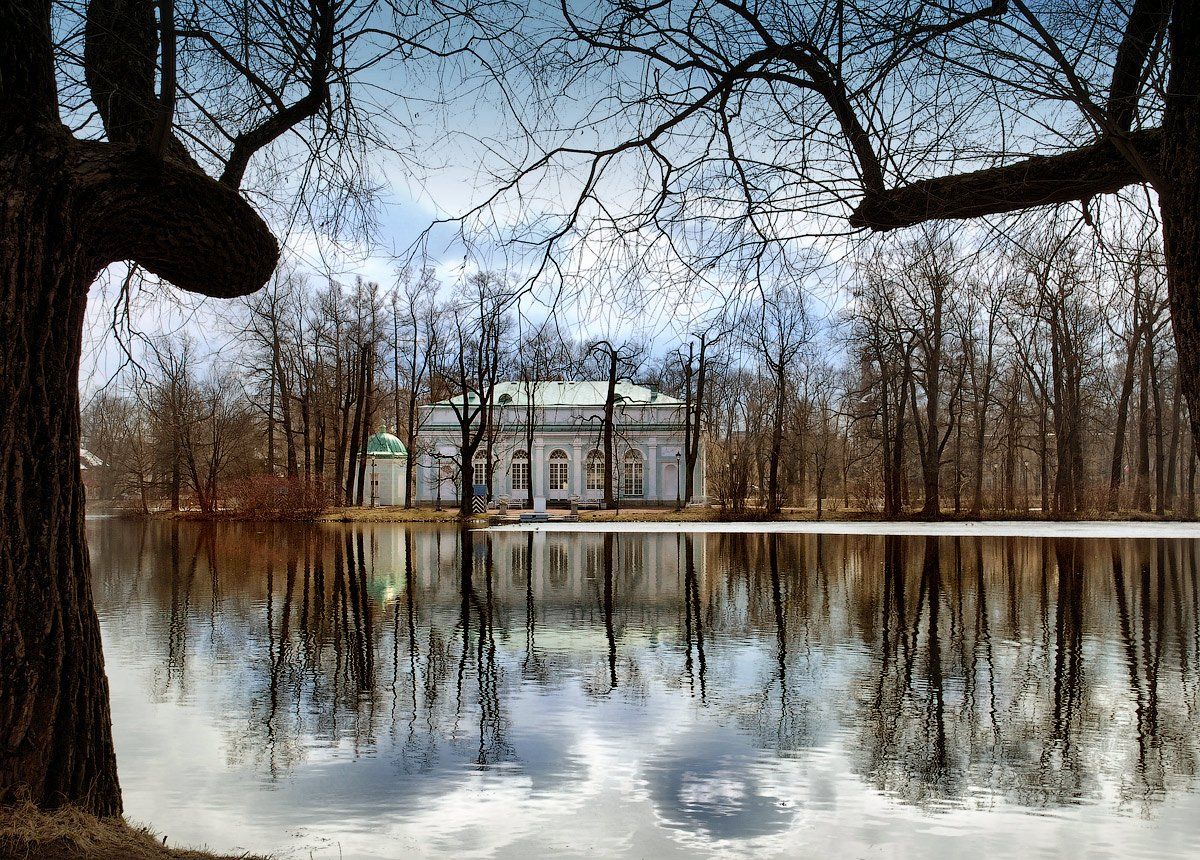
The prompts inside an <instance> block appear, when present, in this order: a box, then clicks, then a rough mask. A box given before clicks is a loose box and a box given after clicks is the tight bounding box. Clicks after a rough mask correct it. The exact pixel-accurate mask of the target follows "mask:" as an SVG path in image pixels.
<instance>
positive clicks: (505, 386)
mask: <svg viewBox="0 0 1200 860" xmlns="http://www.w3.org/2000/svg"><path fill="white" fill-rule="evenodd" d="M529 388H530V387H529V386H526V385H525V384H524V383H521V382H503V383H500V384H499V385H497V386H496V390H495V392H494V395H493V404H494V407H493V418H494V421H495V423H496V428H497V430H496V438H495V444H494V445H493V449H492V463H491V464H490V465H491V469H492V498H493V500H497V499H500V498H507V499H508V500H509V501H510V502H512V503H514V504H526V505H527V504H531V501H532V499H533V498H537V497H543V498H545V499H546V500H547V501H548V502H549V503H550V504H556V503H558V504H565V503H567V502H569V500H570V499H572V498H577V499H579V500H580V501H581V502H583V503H591V502H598V501H600V500H601V499H602V498H603V496H604V441H603V436H602V432H601V431H602V419H603V415H604V401H605V397H606V393H607V389H608V383H607V382H605V381H591V382H538V383H535V384H534V385H533V386H532V395H533V397H532V399H533V403H532V415H533V423H534V424H533V457H532V460H531V459H530V456H529V452H528V450H527V444H526V427H525V425H526V420H527V416H528V415H529V414H530V410H529V406H530V404H529V399H530V398H529V394H530V391H529ZM616 396H617V400H616V407H615V415H614V427H615V430H614V435H613V448H614V453H613V460H614V463H613V493H614V495H615V496H616V497H617V498H618V501H619V504H621V505H639V504H664V503H668V502H669V503H671V504H674V503H675V501H676V500H677V499H679V498H681V497H682V495H683V492H684V485H683V484H682V483H681V482H680V471H681V470H682V469H684V468H686V464H685V462H684V460H685V458H684V450H683V445H684V427H685V420H686V417H685V409H684V403H683V401H681V400H677V399H676V398H674V397H667V396H665V395H663V394H660V393H659V392H657V391H654V390H652V389H650V388H647V387H645V386H642V385H634V384H633V383H630V382H621V383H619V384H618V385H617V389H616ZM459 402H460V403H461V400H460V401H459ZM420 430H421V439H422V453H421V456H420V458H419V459H418V461H417V469H416V472H417V479H416V483H417V487H416V491H417V495H416V498H417V500H418V501H420V502H432V501H435V500H436V499H437V498H438V495H439V494H438V485H439V475H440V484H441V494H440V495H441V500H442V501H443V502H444V503H453V502H455V501H456V500H457V499H458V484H459V476H460V474H461V473H460V471H459V469H458V455H459V439H460V436H459V432H460V431H459V425H458V420H457V418H456V417H455V412H454V408H453V406H452V405H451V401H449V400H446V401H442V402H441V403H434V404H432V405H431V406H426V407H424V408H423V409H422V410H421V424H420ZM486 456H487V452H486V450H485V446H484V445H483V444H481V445H480V446H479V450H478V451H477V452H476V455H475V461H474V463H473V478H474V481H473V483H474V484H475V485H477V486H479V485H485V484H487V474H488V465H489V464H488V462H487V460H486ZM468 492H471V489H470V488H468ZM704 493H705V489H704V450H703V446H701V449H700V454H699V456H698V457H697V461H696V472H695V476H694V480H693V494H692V501H693V502H703V501H704Z"/></svg>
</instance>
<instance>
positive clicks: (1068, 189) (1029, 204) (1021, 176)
mask: <svg viewBox="0 0 1200 860" xmlns="http://www.w3.org/2000/svg"><path fill="white" fill-rule="evenodd" d="M1160 139H1161V135H1160V133H1159V130H1158V129H1149V130H1146V131H1139V132H1134V133H1132V134H1130V135H1129V142H1130V143H1131V144H1132V145H1134V146H1136V147H1137V149H1138V151H1139V153H1140V154H1141V155H1142V157H1143V158H1144V159H1146V160H1147V161H1149V162H1151V163H1154V162H1156V161H1157V160H1158V150H1159V143H1160ZM1145 181H1146V180H1145V177H1143V176H1142V174H1141V173H1140V172H1139V171H1138V170H1137V169H1136V168H1135V167H1134V166H1133V165H1132V164H1131V163H1130V161H1129V159H1127V158H1126V157H1125V156H1123V155H1122V154H1121V153H1119V152H1118V151H1117V149H1116V147H1115V146H1113V144H1112V143H1110V142H1108V141H1101V142H1099V143H1094V144H1091V145H1090V146H1084V147H1080V148H1079V149H1076V150H1073V151H1071V152H1066V153H1063V154H1062V155H1050V156H1034V157H1033V158H1028V159H1026V160H1024V161H1018V162H1017V163H1015V164H1008V165H1004V166H1003V167H991V168H988V169H986V170H977V171H974V172H972V173H960V174H956V175H952V176H939V177H937V178H936V179H926V180H923V181H921V182H914V183H912V184H911V185H905V186H902V187H900V188H893V189H891V190H890V191H885V192H883V193H879V194H872V193H867V194H866V195H865V196H864V197H863V199H862V202H860V203H859V204H858V207H857V208H856V209H855V210H854V212H853V214H851V216H850V225H851V226H852V227H866V228H869V229H871V230H894V229H897V228H899V227H911V226H912V225H914V224H921V223H924V222H925V221H932V220H936V219H939V218H978V217H980V216H981V215H995V214H998V213H1002V212H1017V211H1021V210H1025V209H1034V208H1037V207H1039V206H1050V205H1054V204H1057V203H1068V202H1070V201H1072V200H1081V199H1084V198H1087V197H1093V196H1095V195H1097V194H1111V193H1113V192H1114V191H1118V190H1120V189H1122V188H1124V187H1125V186H1127V185H1134V184H1137V183H1140V182H1145Z"/></svg>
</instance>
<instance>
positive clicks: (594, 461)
mask: <svg viewBox="0 0 1200 860" xmlns="http://www.w3.org/2000/svg"><path fill="white" fill-rule="evenodd" d="M587 488H588V489H589V490H603V489H604V455H603V454H601V453H600V452H599V451H592V452H591V453H590V454H588V455H587Z"/></svg>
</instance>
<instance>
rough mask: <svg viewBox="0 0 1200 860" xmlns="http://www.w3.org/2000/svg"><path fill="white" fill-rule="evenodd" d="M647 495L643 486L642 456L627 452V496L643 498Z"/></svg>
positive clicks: (635, 452) (631, 451) (634, 452)
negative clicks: (642, 496)
mask: <svg viewBox="0 0 1200 860" xmlns="http://www.w3.org/2000/svg"><path fill="white" fill-rule="evenodd" d="M644 493H645V489H644V488H643V484H642V455H641V454H639V453H638V452H637V451H633V450H630V451H626V452H625V495H626V496H633V497H637V496H641V495H643V494H644Z"/></svg>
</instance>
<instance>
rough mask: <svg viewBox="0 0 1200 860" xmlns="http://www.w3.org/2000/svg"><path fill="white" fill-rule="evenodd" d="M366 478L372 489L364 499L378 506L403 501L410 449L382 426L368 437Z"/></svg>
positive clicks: (370, 504) (365, 501)
mask: <svg viewBox="0 0 1200 860" xmlns="http://www.w3.org/2000/svg"><path fill="white" fill-rule="evenodd" d="M363 459H364V460H366V466H367V467H366V479H367V487H369V490H368V491H367V493H366V494H365V495H364V498H363V502H364V503H365V504H367V505H369V506H371V507H374V506H375V505H402V504H404V476H405V474H406V468H407V466H408V451H407V450H406V449H405V447H404V443H403V442H401V441H400V440H399V439H398V438H396V437H395V436H393V435H392V434H391V433H389V432H388V431H387V428H386V427H380V428H379V432H378V433H376V434H375V435H373V436H372V437H371V438H369V439H368V440H367V452H366V456H365V457H364V458H363Z"/></svg>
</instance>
